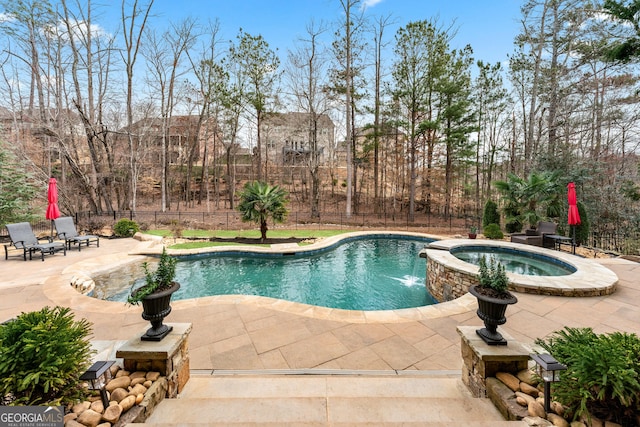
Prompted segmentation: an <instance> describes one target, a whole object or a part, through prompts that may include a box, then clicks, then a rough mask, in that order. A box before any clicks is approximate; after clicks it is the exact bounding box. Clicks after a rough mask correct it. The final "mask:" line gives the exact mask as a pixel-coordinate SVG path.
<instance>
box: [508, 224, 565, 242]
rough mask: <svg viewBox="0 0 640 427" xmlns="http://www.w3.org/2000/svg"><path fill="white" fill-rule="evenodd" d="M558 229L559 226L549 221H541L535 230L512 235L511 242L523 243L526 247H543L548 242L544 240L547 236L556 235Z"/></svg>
mask: <svg viewBox="0 0 640 427" xmlns="http://www.w3.org/2000/svg"><path fill="white" fill-rule="evenodd" d="M557 229H558V224H556V223H554V222H549V221H540V222H538V226H537V227H536V229H535V230H531V229H530V230H525V232H524V233H517V234H512V235H511V241H512V242H513V243H522V244H525V245H534V246H540V247H543V246H544V245H545V244H546V242H545V239H544V236H545V234H555V233H556V230H557Z"/></svg>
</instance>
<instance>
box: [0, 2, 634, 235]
mask: <svg viewBox="0 0 640 427" xmlns="http://www.w3.org/2000/svg"><path fill="white" fill-rule="evenodd" d="M1 3H2V8H3V9H4V14H3V15H2V19H3V22H2V25H1V26H0V31H1V34H2V37H1V38H0V44H1V45H2V49H1V52H0V66H1V71H2V75H1V76H0V77H1V79H0V92H1V93H2V94H3V97H2V99H0V124H1V126H2V128H1V131H2V135H1V140H2V141H1V143H0V151H10V152H11V153H12V154H13V155H14V156H16V159H17V160H16V162H18V163H16V164H19V165H20V167H21V168H23V169H24V170H25V171H29V173H30V178H29V179H30V180H33V182H34V183H36V184H38V185H40V186H41V188H45V185H46V184H45V183H46V181H47V178H48V177H49V176H54V177H56V178H57V179H58V186H59V191H60V205H61V209H62V210H63V211H64V212H66V213H75V212H93V213H105V212H112V211H129V212H138V211H158V212H174V213H175V212H181V211H185V212H186V211H191V212H194V211H197V212H218V213H223V212H233V209H234V207H235V204H236V203H237V195H236V192H237V191H238V189H239V188H241V186H242V185H243V183H244V182H246V181H247V180H254V179H258V180H265V181H268V182H269V183H272V184H278V185H281V186H282V187H284V188H285V189H286V190H287V191H288V192H289V197H290V201H291V207H292V210H293V211H295V212H305V215H307V216H308V218H309V221H311V220H313V219H314V218H315V219H317V220H322V218H327V215H328V214H330V215H334V216H335V215H339V217H340V218H342V217H344V218H350V217H351V216H355V217H356V218H363V221H367V220H368V219H370V220H371V222H372V223H374V224H375V223H376V222H377V223H380V222H384V225H390V224H389V223H388V221H395V220H396V219H397V220H398V221H399V222H400V224H411V223H413V222H417V223H422V222H423V221H425V218H429V221H430V223H432V224H435V223H440V224H442V225H447V224H449V223H453V222H454V221H455V222H456V224H458V225H459V226H464V225H466V224H468V223H478V222H479V219H480V218H481V216H482V209H483V206H484V204H485V202H486V201H487V200H490V199H491V200H494V201H496V202H498V203H499V204H500V203H502V201H501V199H500V197H499V194H498V193H497V192H496V189H495V188H494V187H493V185H492V183H493V182H494V181H495V180H504V179H506V178H507V176H508V174H509V173H512V174H515V175H517V176H520V177H526V176H528V175H529V174H530V173H532V172H537V171H553V172H557V173H558V174H559V176H560V179H559V182H560V183H562V184H563V185H562V187H561V188H565V187H566V183H567V182H570V181H573V182H575V183H576V187H577V191H578V198H579V200H580V202H582V203H583V204H584V206H585V208H586V210H587V212H588V216H589V219H590V223H591V228H592V230H596V231H599V232H607V231H620V230H627V231H629V230H635V231H637V229H638V224H639V223H640V209H639V208H640V201H639V200H640V185H639V181H640V180H639V178H638V175H639V173H640V159H639V157H638V155H639V154H640V137H639V130H640V113H639V111H640V110H639V109H638V102H640V98H639V96H638V93H639V90H640V86H639V81H638V63H637V60H636V59H635V57H633V56H632V57H631V58H629V59H627V60H625V61H619V60H612V59H611V58H610V57H609V56H607V52H609V51H610V50H611V49H612V47H613V46H615V45H616V44H619V43H623V42H624V41H626V40H630V39H633V38H634V37H638V34H636V32H635V30H634V29H633V27H632V26H630V25H626V24H625V23H624V22H621V21H619V20H616V19H614V17H612V16H611V15H610V14H608V13H607V11H606V10H603V9H602V5H601V4H600V3H598V2H597V1H591V0H589V1H588V0H526V1H523V2H522V9H521V12H522V15H521V22H522V25H521V31H520V34H518V36H517V37H516V39H515V40H514V49H513V52H512V53H511V54H510V56H509V61H508V63H502V64H501V63H496V64H490V63H486V62H485V61H483V59H482V58H477V57H475V56H474V53H473V45H472V44H469V45H468V46H467V47H465V48H462V49H453V48H452V47H451V44H452V43H451V42H452V40H453V38H454V37H455V28H454V26H453V25H452V24H451V23H448V22H441V21H439V20H438V19H437V18H436V17H430V16H424V17H416V19H415V20H414V21H411V22H406V23H403V24H402V26H401V27H400V29H399V30H398V31H397V32H395V33H391V32H390V31H389V30H388V27H389V23H390V22H392V21H393V19H394V17H392V16H371V15H368V14H366V13H363V12H362V9H361V8H360V0H335V5H334V6H335V21H334V22H330V23H324V24H319V23H313V22H309V24H308V25H307V27H306V28H307V33H306V34H305V36H304V37H302V38H301V39H299V40H295V44H294V46H295V47H294V48H292V49H291V50H290V51H288V52H276V51H274V50H273V49H271V47H270V46H269V40H266V39H264V38H263V37H262V36H261V35H260V34H253V33H252V32H251V28H246V29H243V30H239V31H238V33H237V37H236V38H235V39H234V40H232V41H231V43H229V42H228V41H227V40H222V37H221V36H220V28H221V25H222V24H221V23H220V22H218V21H217V20H216V19H215V16H212V17H210V19H209V20H206V18H199V19H195V18H193V19H185V20H182V21H180V22H173V23H172V24H171V26H170V27H169V28H164V27H162V28H160V27H158V26H157V25H155V23H154V13H153V12H154V6H153V2H145V1H137V0H135V1H123V2H122V3H121V4H117V5H116V4H113V5H112V6H106V5H100V6H97V5H96V4H94V3H92V2H86V1H74V0H71V1H68V0H59V1H53V0H52V1H47V0H3V1H2V2H1ZM105 7H117V8H122V19H121V21H120V22H118V23H116V25H115V26H114V25H113V23H111V22H110V23H106V22H100V20H99V19H100V18H96V17H100V16H101V15H100V8H105ZM636 16H637V15H636ZM636 28H637V27H636ZM463 42H464V41H463ZM287 112H297V113H304V117H306V119H305V120H303V122H302V124H301V126H303V130H304V131H303V134H304V138H302V140H301V147H304V149H298V148H296V150H297V151H295V154H297V155H298V156H297V157H296V158H295V159H288V160H282V159H280V158H277V157H274V155H273V154H272V153H273V152H274V151H270V150H272V149H273V147H274V146H276V145H277V144H282V143H284V142H283V141H277V140H274V139H272V137H271V136H270V134H269V132H268V126H267V124H268V123H269V120H270V119H271V118H272V117H273V115H274V114H276V113H287ZM323 115H326V116H328V117H330V118H331V120H332V122H333V124H334V126H335V128H334V129H333V132H334V135H333V138H332V140H333V141H334V143H333V145H330V146H320V142H319V141H320V139H319V135H320V132H319V125H318V124H319V119H320V117H322V116H323ZM286 143H291V141H289V140H287V141H286ZM296 147H297V146H296ZM277 152H278V153H280V152H283V151H282V150H281V151H277ZM44 196H45V194H42V197H43V198H44ZM38 202H40V203H45V202H46V201H45V200H39V201H38ZM381 218H382V219H381ZM556 219H557V220H558V221H560V222H562V221H564V218H562V217H560V216H558V217H557V218H556Z"/></svg>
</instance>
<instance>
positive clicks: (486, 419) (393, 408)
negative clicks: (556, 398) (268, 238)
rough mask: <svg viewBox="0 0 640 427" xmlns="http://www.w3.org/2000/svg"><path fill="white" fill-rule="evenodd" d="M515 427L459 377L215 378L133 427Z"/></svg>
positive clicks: (200, 380)
mask: <svg viewBox="0 0 640 427" xmlns="http://www.w3.org/2000/svg"><path fill="white" fill-rule="evenodd" d="M205 425H207V426H222V425H248V426H252V425H256V426H257V425H260V426H265V425H266V426H270V425H273V426H275V425H304V426H326V425H331V426H341V425H345V426H346V425H350V426H364V425H370V426H373V425H376V426H395V425H416V426H418V425H420V426H427V427H453V426H460V425H469V426H479V427H484V426H487V427H489V426H492V427H514V426H521V425H524V424H522V423H520V422H507V421H504V419H503V418H502V416H501V415H500V413H499V412H498V411H497V410H496V409H495V407H494V406H493V404H492V403H491V402H490V401H489V400H488V399H476V398H473V397H472V396H471V395H470V394H469V392H468V391H467V390H466V388H465V387H464V385H463V384H462V382H461V381H460V378H459V377H457V378H456V377H453V378H451V377H434V376H415V377H414V376H384V377H359V376H325V375H322V376H318V375H313V376H290V375H287V376H211V377H206V378H205V377H196V378H191V379H190V380H189V382H188V383H187V385H186V387H185V389H184V390H183V393H182V394H181V396H180V398H178V399H165V400H163V401H162V402H161V403H160V405H158V407H157V408H156V409H155V411H154V413H153V414H152V415H151V417H149V419H148V420H147V421H146V423H144V424H129V426H132V427H133V426H138V427H140V426H155V427H164V426H174V427H175V426H189V427H195V426H205Z"/></svg>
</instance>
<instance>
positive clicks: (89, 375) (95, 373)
mask: <svg viewBox="0 0 640 427" xmlns="http://www.w3.org/2000/svg"><path fill="white" fill-rule="evenodd" d="M113 364H114V361H112V360H111V361H104V360H99V361H97V362H96V363H94V364H93V365H91V367H90V368H89V369H87V372H85V373H84V374H82V375H80V379H81V380H83V381H89V390H100V397H101V398H102V404H103V405H104V407H105V408H106V407H107V406H109V399H108V398H107V390H105V388H104V387H105V386H106V385H107V382H109V380H110V379H111V370H110V369H109V368H110V367H111V365H113Z"/></svg>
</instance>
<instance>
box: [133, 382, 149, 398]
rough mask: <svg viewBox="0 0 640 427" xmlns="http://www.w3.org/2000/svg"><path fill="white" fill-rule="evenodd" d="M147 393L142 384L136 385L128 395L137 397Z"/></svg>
mask: <svg viewBox="0 0 640 427" xmlns="http://www.w3.org/2000/svg"><path fill="white" fill-rule="evenodd" d="M146 392H147V388H146V387H145V386H143V385H142V384H136V385H135V386H134V387H133V388H132V389H131V390H129V395H131V396H137V395H139V394H145V393H146Z"/></svg>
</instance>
